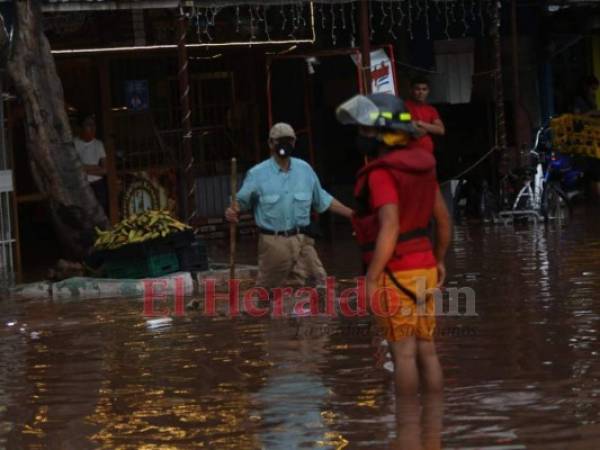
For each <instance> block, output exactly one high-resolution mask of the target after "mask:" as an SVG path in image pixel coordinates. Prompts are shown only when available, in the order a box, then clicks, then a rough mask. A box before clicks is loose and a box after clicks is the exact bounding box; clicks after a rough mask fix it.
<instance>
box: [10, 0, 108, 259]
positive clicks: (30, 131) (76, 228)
mask: <svg viewBox="0 0 600 450" xmlns="http://www.w3.org/2000/svg"><path fill="white" fill-rule="evenodd" d="M40 4H41V2H39V1H36V0H18V1H15V2H14V4H13V5H14V11H15V19H14V23H15V30H14V35H13V43H12V47H11V48H10V49H9V55H8V62H7V71H8V74H9V76H10V78H11V79H12V82H13V83H14V86H15V89H16V91H17V94H18V95H19V97H20V99H21V101H22V102H23V105H24V108H25V113H26V120H27V123H26V124H25V133H26V141H27V150H28V152H29V156H30V158H29V159H30V162H31V170H32V173H33V177H34V180H35V182H36V184H37V187H38V189H39V190H40V192H42V193H44V194H47V195H48V198H49V201H50V212H51V216H52V221H53V223H54V225H55V227H56V231H57V234H58V236H59V238H60V240H61V242H62V243H63V245H64V246H65V247H66V250H67V252H68V253H69V254H70V256H74V257H82V256H83V255H85V253H86V252H87V250H88V249H89V247H90V246H91V243H92V239H93V235H94V227H95V226H98V227H100V228H107V227H108V225H109V222H108V219H107V217H106V214H105V213H104V210H103V209H102V207H101V206H100V204H99V203H98V201H97V200H96V197H95V195H94V193H93V191H92V189H91V188H90V186H89V183H88V181H87V177H86V175H85V173H84V171H83V166H82V164H81V161H80V159H79V156H78V154H77V152H76V150H75V146H74V144H73V135H72V132H71V126H70V124H69V119H68V117H67V113H66V110H65V102H64V95H63V89H62V84H61V81H60V79H59V77H58V74H57V72H56V66H55V64H54V58H53V56H52V53H51V51H50V44H49V43H48V39H47V38H46V36H45V35H44V32H43V26H42V13H41V7H40ZM1 29H2V31H1V32H0V34H2V36H0V44H1V43H2V41H4V43H5V44H6V43H7V42H8V36H7V35H6V30H5V29H4V26H3V24H2V27H1Z"/></svg>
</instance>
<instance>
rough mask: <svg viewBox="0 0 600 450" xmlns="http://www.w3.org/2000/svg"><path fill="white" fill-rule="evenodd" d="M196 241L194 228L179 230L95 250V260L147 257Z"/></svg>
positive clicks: (186, 245) (171, 250) (168, 251)
mask: <svg viewBox="0 0 600 450" xmlns="http://www.w3.org/2000/svg"><path fill="white" fill-rule="evenodd" d="M194 241H195V236H194V232H193V231H192V230H185V231H178V232H176V233H171V234H168V235H167V236H165V237H159V238H156V239H151V240H149V241H144V242H136V243H134V244H125V245H123V246H121V247H119V248H116V249H114V250H99V251H97V252H94V253H93V255H92V257H93V259H94V260H99V261H110V260H112V259H115V258H134V257H135V258H145V257H147V256H152V255H162V254H165V253H170V252H173V251H175V250H177V249H178V248H183V247H188V246H190V245H191V244H193V243H194Z"/></svg>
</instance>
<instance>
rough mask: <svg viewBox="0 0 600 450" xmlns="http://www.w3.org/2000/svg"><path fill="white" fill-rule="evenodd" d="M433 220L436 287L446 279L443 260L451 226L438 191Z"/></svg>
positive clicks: (448, 242)
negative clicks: (436, 269) (436, 272)
mask: <svg viewBox="0 0 600 450" xmlns="http://www.w3.org/2000/svg"><path fill="white" fill-rule="evenodd" d="M433 218H434V219H435V249H434V255H435V259H436V261H437V267H438V286H441V285H443V284H444V280H445V278H446V265H445V262H444V260H445V258H446V252H447V251H448V247H449V245H450V235H451V232H452V225H451V223H450V214H449V213H448V208H446V202H445V201H444V197H442V193H441V192H440V190H439V189H438V191H437V193H436V195H435V203H434V204H433Z"/></svg>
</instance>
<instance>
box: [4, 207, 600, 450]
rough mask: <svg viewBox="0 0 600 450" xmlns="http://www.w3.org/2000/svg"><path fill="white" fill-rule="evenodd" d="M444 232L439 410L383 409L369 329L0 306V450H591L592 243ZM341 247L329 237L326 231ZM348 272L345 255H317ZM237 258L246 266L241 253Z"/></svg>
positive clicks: (592, 235)
mask: <svg viewBox="0 0 600 450" xmlns="http://www.w3.org/2000/svg"><path fill="white" fill-rule="evenodd" d="M597 218H598V211H597V210H596V211H589V210H588V211H587V212H585V211H580V214H579V216H578V217H577V218H576V220H575V221H574V222H573V223H572V224H571V225H570V226H569V228H568V229H566V230H564V231H562V232H561V231H557V230H555V229H545V228H544V227H543V226H540V227H539V228H537V229H533V227H532V226H524V227H517V228H513V227H503V226H488V227H483V226H480V225H470V226H463V227H460V228H457V229H456V231H455V244H454V248H453V251H452V253H451V255H450V258H449V259H450V260H449V267H450V281H449V285H450V286H470V287H471V288H473V289H475V291H476V294H477V303H476V307H477V313H478V316H477V317H452V318H444V319H443V321H441V323H440V329H441V330H455V331H456V330H457V329H458V330H459V331H460V333H456V332H455V333H454V334H461V336H440V338H439V339H438V348H439V352H440V356H441V360H442V364H443V366H444V370H445V376H446V391H445V396H444V399H443V401H442V400H441V399H436V398H429V399H423V404H424V407H423V410H422V411H421V410H420V409H419V408H420V407H419V406H418V405H417V404H412V403H410V402H401V403H399V404H396V402H395V400H394V395H393V388H392V385H391V380H390V377H389V374H388V373H387V372H385V371H383V370H380V369H375V368H373V357H372V353H373V350H372V348H371V346H370V343H369V338H368V337H367V336H366V335H365V336H361V334H365V333H357V332H356V331H357V330H363V331H364V329H366V327H367V325H368V322H365V321H364V320H363V321H359V320H355V321H353V320H350V319H337V320H331V319H323V318H288V319H267V318H264V319H253V318H248V317H243V318H237V319H234V320H231V319H229V318H226V317H218V318H206V317H202V316H201V315H200V314H199V313H197V312H194V313H190V314H188V315H187V316H186V317H184V318H176V319H174V320H173V322H172V323H170V324H167V325H165V326H162V327H156V328H152V327H149V326H148V324H147V322H146V321H145V320H144V318H143V317H142V315H141V312H142V308H141V304H140V302H139V301H133V300H131V301H123V300H114V301H85V302H71V303H61V304H56V303H49V302H48V303H44V302H37V301H30V302H22V301H21V302H14V301H6V300H5V301H2V302H0V317H1V322H0V448H2V447H6V448H61V449H75V448H98V447H101V448H111V449H112V448H188V447H205V448H219V449H221V448H239V449H255V448H268V449H279V448H281V449H295V448H344V447H345V446H346V447H347V448H368V449H383V448H397V449H410V450H412V449H417V448H421V447H420V446H419V444H417V443H418V442H419V440H422V441H423V442H425V443H424V444H423V448H427V449H435V448H441V447H443V448H445V449H457V448H471V449H525V448H527V449H545V450H546V449H561V450H562V449H597V448H600V361H599V356H598V352H600V345H599V344H598V329H599V325H600V321H599V319H600V299H599V296H598V288H599V287H600V229H599V228H598V226H597ZM340 234H341V233H340ZM322 253H323V255H324V262H325V264H326V266H327V267H328V268H329V269H330V272H331V273H333V274H336V275H338V276H341V277H349V276H351V275H354V274H355V271H356V270H357V269H358V264H357V262H356V259H355V258H354V255H355V253H354V247H353V245H351V244H350V241H349V239H344V240H340V241H339V242H337V243H335V244H326V245H324V246H323V247H322ZM246 258H247V259H250V260H251V259H252V258H251V257H250V256H248V255H246Z"/></svg>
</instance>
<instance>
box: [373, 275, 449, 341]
mask: <svg viewBox="0 0 600 450" xmlns="http://www.w3.org/2000/svg"><path fill="white" fill-rule="evenodd" d="M393 276H394V278H395V279H396V280H397V281H398V282H399V283H400V284H401V285H402V286H403V287H405V288H407V289H408V290H410V291H411V292H414V293H415V294H416V295H417V297H418V298H417V302H415V301H414V300H413V299H412V298H410V297H409V296H408V295H407V294H406V293H404V292H402V290H400V289H399V288H398V287H397V286H396V285H395V284H394V282H393V281H392V280H391V279H390V277H389V276H388V275H387V274H386V273H383V274H382V275H381V277H380V278H379V283H378V286H379V288H380V290H379V291H378V292H379V295H376V296H374V297H375V298H374V299H373V303H374V304H372V305H371V308H372V309H373V313H374V315H375V318H376V320H377V324H378V325H379V327H380V328H381V330H382V331H383V336H384V338H385V339H386V340H387V341H388V342H397V341H400V340H402V339H404V338H406V337H409V336H416V337H417V339H426V340H432V339H433V333H434V331H435V298H434V296H433V295H432V294H431V293H427V295H425V292H426V291H425V289H431V288H435V286H436V285H437V269H436V268H435V267H432V268H430V269H414V270H402V271H398V272H393ZM417 291H420V292H422V294H421V295H419V292H417ZM378 305H379V307H377V306H378Z"/></svg>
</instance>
